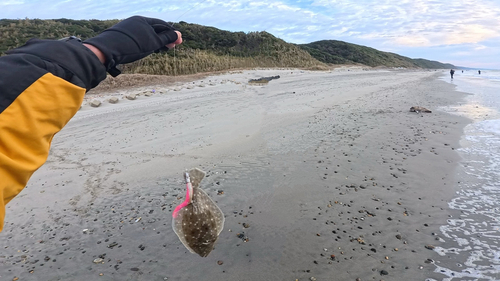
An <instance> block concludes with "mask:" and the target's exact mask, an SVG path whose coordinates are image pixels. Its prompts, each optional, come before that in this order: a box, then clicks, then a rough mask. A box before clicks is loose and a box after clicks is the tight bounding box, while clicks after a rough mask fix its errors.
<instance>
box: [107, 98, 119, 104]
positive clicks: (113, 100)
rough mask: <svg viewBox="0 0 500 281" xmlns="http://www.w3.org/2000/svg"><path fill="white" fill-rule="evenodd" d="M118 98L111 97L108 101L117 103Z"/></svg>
mask: <svg viewBox="0 0 500 281" xmlns="http://www.w3.org/2000/svg"><path fill="white" fill-rule="evenodd" d="M118 101H119V99H118V98H117V97H111V98H109V99H108V102H109V103H118Z"/></svg>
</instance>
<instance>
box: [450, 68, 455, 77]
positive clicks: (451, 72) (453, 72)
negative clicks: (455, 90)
mask: <svg viewBox="0 0 500 281" xmlns="http://www.w3.org/2000/svg"><path fill="white" fill-rule="evenodd" d="M453 74H455V70H453V69H451V70H450V75H451V79H453Z"/></svg>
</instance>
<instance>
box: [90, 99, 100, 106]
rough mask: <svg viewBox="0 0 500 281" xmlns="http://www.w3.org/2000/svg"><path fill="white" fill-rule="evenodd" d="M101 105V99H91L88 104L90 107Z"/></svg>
mask: <svg viewBox="0 0 500 281" xmlns="http://www.w3.org/2000/svg"><path fill="white" fill-rule="evenodd" d="M100 105H101V101H100V100H92V101H91V102H90V106H92V107H99V106H100Z"/></svg>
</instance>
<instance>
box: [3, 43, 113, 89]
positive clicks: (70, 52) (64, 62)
mask: <svg viewBox="0 0 500 281" xmlns="http://www.w3.org/2000/svg"><path fill="white" fill-rule="evenodd" d="M6 54H9V55H13V54H30V55H34V56H37V57H39V58H41V59H42V60H44V61H46V62H48V63H52V64H56V65H58V66H60V67H62V68H63V69H64V70H65V73H64V74H61V73H54V74H55V75H56V76H59V77H61V78H63V79H64V80H66V81H68V82H71V83H73V84H75V85H77V86H80V87H82V88H85V89H87V91H89V90H90V89H92V88H94V87H96V86H97V85H98V84H99V83H100V82H101V81H103V80H104V79H106V67H105V66H104V65H103V64H102V63H101V62H100V61H99V59H98V58H97V56H96V55H95V54H94V53H93V52H92V51H91V50H89V49H88V48H87V47H85V46H83V44H82V43H81V42H80V41H79V40H77V39H73V40H66V41H58V40H41V39H31V40H29V41H28V42H26V44H25V45H23V46H21V47H19V48H16V49H13V50H10V51H7V52H6ZM50 69H52V68H51V67H47V70H48V71H49V72H50Z"/></svg>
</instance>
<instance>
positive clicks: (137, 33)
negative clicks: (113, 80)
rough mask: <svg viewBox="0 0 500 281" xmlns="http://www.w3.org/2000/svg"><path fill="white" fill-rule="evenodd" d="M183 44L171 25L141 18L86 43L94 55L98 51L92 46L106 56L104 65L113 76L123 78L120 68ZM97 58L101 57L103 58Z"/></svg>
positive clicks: (126, 22)
mask: <svg viewBox="0 0 500 281" xmlns="http://www.w3.org/2000/svg"><path fill="white" fill-rule="evenodd" d="M181 43H182V34H181V33H180V32H179V31H176V30H174V28H173V27H172V26H171V25H169V24H168V23H167V22H165V21H163V20H160V19H154V18H146V17H141V16H133V17H130V18H128V19H125V20H123V21H121V22H119V23H117V24H116V25H114V26H112V27H111V28H109V29H106V30H105V31H104V32H102V33H101V34H99V35H97V36H96V37H93V38H90V39H87V40H85V41H84V44H85V45H86V46H87V47H89V49H91V50H92V51H93V52H94V53H96V51H95V50H93V49H94V48H92V47H90V46H93V47H95V48H97V49H98V51H100V52H101V53H102V56H103V57H104V59H105V60H104V65H105V66H106V68H107V70H108V72H109V73H110V74H111V75H112V76H117V75H118V74H120V71H119V70H118V69H116V66H117V65H119V64H123V63H130V62H133V61H136V60H139V59H141V58H144V57H146V56H148V55H150V54H151V53H153V52H159V51H161V50H165V49H167V48H171V47H174V46H175V45H178V44H181ZM89 45H90V46H89ZM96 55H97V56H98V57H99V54H96Z"/></svg>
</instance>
